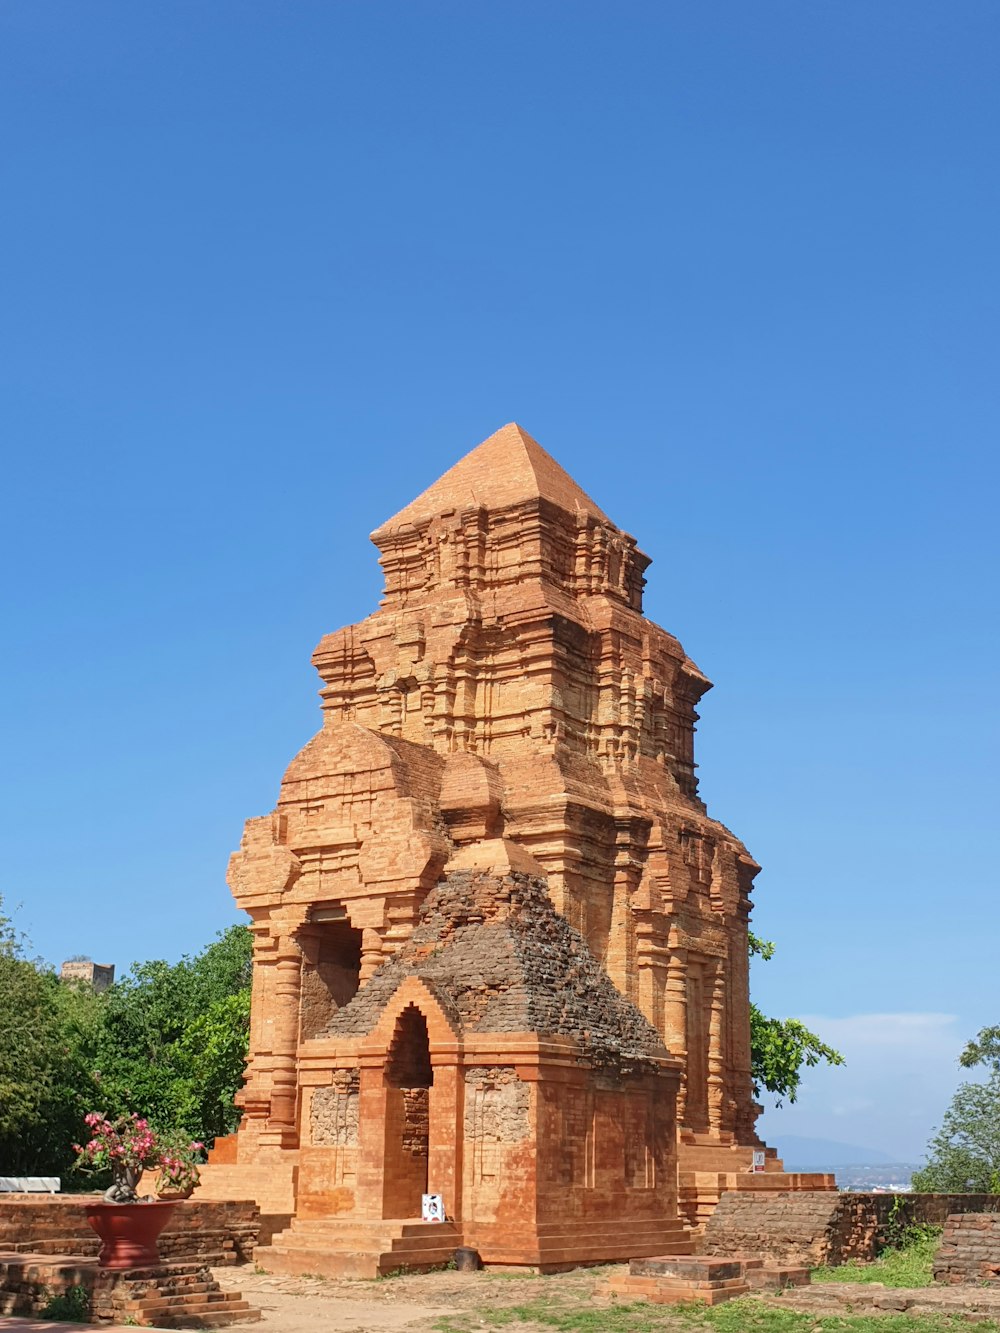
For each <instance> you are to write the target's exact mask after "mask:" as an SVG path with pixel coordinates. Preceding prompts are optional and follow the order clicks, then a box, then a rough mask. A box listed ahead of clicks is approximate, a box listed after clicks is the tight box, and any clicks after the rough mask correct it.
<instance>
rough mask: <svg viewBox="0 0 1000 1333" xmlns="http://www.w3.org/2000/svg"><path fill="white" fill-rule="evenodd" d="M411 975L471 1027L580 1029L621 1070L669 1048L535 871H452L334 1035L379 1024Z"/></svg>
mask: <svg viewBox="0 0 1000 1333" xmlns="http://www.w3.org/2000/svg"><path fill="white" fill-rule="evenodd" d="M408 976H419V977H420V979H421V980H422V981H424V982H426V983H427V984H428V986H429V987H430V988H431V990H432V991H433V993H434V994H435V996H436V997H437V998H438V999H439V1001H440V1002H441V1005H442V1007H443V1008H444V1009H445V1010H446V1012H449V1011H450V1012H451V1013H452V1014H453V1015H454V1017H455V1019H456V1021H457V1023H458V1025H459V1026H461V1027H462V1028H463V1029H464V1030H466V1031H471V1032H537V1033H539V1034H540V1035H543V1036H566V1037H573V1038H574V1039H575V1040H576V1041H577V1042H579V1044H580V1046H581V1048H582V1050H583V1051H584V1053H585V1055H586V1058H587V1059H588V1060H589V1061H590V1063H591V1064H593V1065H594V1067H595V1068H602V1069H608V1070H610V1071H615V1072H622V1071H627V1070H632V1069H640V1068H642V1067H643V1066H650V1067H651V1066H652V1064H653V1063H654V1061H655V1059H656V1058H657V1057H659V1058H662V1057H664V1056H666V1050H665V1048H664V1045H663V1041H662V1039H661V1037H660V1036H659V1033H658V1032H657V1031H656V1029H655V1028H654V1027H653V1026H652V1024H651V1023H649V1022H648V1021H647V1020H646V1018H644V1017H643V1015H642V1014H641V1013H640V1011H639V1010H638V1009H637V1008H636V1007H635V1005H633V1004H631V1003H630V1002H629V1001H628V1000H626V999H625V997H624V996H623V995H622V994H621V992H620V991H619V990H618V989H617V988H616V987H615V985H614V983H613V982H612V981H611V979H610V978H609V976H608V974H607V973H606V972H605V971H604V969H603V968H602V967H601V965H600V964H599V963H598V962H597V960H596V958H594V956H593V954H592V953H591V952H590V950H589V948H588V947H587V944H586V942H585V941H584V939H583V937H582V936H581V935H579V934H578V933H577V931H575V930H574V929H573V928H572V926H570V925H569V924H568V922H567V921H566V920H565V918H564V917H561V916H560V915H559V914H558V913H557V912H556V910H555V908H554V907H553V906H552V902H551V899H550V898H549V895H548V891H547V889H546V887H545V883H544V881H543V880H541V879H539V878H537V877H535V876H532V875H527V874H523V873H521V872H519V871H512V872H511V873H510V874H508V875H504V876H499V875H497V874H495V873H493V872H490V871H476V870H460V871H453V872H452V873H451V874H449V875H448V876H447V877H446V878H445V879H444V880H442V881H441V883H440V884H438V885H437V886H436V887H435V888H434V889H433V890H432V891H431V893H430V894H429V895H428V897H427V900H426V902H425V903H424V905H423V908H422V910H421V920H420V923H419V925H418V926H417V928H416V929H415V930H414V932H413V934H412V936H411V937H410V939H409V940H408V941H407V942H406V943H405V944H404V945H403V947H402V948H401V949H400V950H399V952H398V953H397V954H395V955H393V956H392V957H391V958H390V959H389V960H388V961H387V962H385V963H383V964H382V966H381V967H380V968H379V970H378V971H377V972H376V973H375V975H374V976H373V977H372V979H371V981H369V983H368V984H367V986H365V987H363V988H362V989H361V990H360V991H359V992H358V994H357V995H355V996H354V998H353V999H352V1000H351V1001H350V1003H349V1004H347V1005H345V1006H344V1008H343V1009H341V1010H340V1011H339V1012H338V1013H336V1014H335V1015H334V1017H333V1018H332V1020H331V1021H330V1023H329V1024H328V1026H327V1028H326V1030H325V1033H324V1036H327V1037H334V1036H364V1035H366V1034H367V1033H369V1032H370V1031H371V1030H372V1028H373V1027H374V1026H375V1024H376V1022H377V1021H378V1019H379V1016H380V1015H381V1013H382V1012H383V1010H384V1008H385V1006H386V1004H387V1003H388V1002H389V1000H390V999H391V997H392V995H393V994H394V993H395V991H396V990H397V989H398V987H399V986H400V985H401V984H402V982H403V980H404V979H405V978H406V977H408Z"/></svg>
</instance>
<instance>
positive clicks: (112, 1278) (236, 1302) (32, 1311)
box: [0, 1251, 260, 1328]
mask: <svg viewBox="0 0 1000 1333" xmlns="http://www.w3.org/2000/svg"><path fill="white" fill-rule="evenodd" d="M74 1287H83V1288H84V1289H85V1290H86V1291H87V1293H88V1295H89V1298H90V1308H91V1321H92V1322H93V1323H96V1324H126V1323H128V1324H138V1325H143V1326H147V1327H148V1326H153V1327H155V1328H222V1327H225V1326H226V1325H228V1324H235V1323H246V1322H248V1321H250V1320H256V1319H259V1318H260V1311H259V1310H255V1309H253V1308H252V1307H251V1306H250V1305H249V1304H248V1303H247V1302H246V1301H245V1300H243V1299H242V1297H241V1296H240V1294H239V1293H238V1292H227V1291H223V1290H222V1288H221V1287H220V1286H219V1284H218V1283H217V1282H216V1281H215V1279H214V1278H213V1277H212V1274H211V1272H210V1270H209V1269H208V1268H206V1267H205V1265H204V1264H198V1263H165V1264H159V1265H157V1266H156V1267H154V1268H128V1269H121V1270H113V1269H109V1268H101V1267H100V1266H99V1264H98V1263H97V1260H96V1259H89V1258H82V1257H80V1256H78V1255H69V1254H25V1253H23V1252H14V1251H6V1252H2V1251H0V1314H4V1315H28V1316H33V1317H36V1318H37V1317H38V1316H39V1315H41V1313H42V1311H43V1310H44V1309H45V1306H46V1305H47V1304H48V1302H49V1301H50V1300H51V1299H52V1298H53V1297H54V1296H61V1295H65V1294H66V1293H67V1292H68V1291H69V1290H71V1289H72V1288H74Z"/></svg>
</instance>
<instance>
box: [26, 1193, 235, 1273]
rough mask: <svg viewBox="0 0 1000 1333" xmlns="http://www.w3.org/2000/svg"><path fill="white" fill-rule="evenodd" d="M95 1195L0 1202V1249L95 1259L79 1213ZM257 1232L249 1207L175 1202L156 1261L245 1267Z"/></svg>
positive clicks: (84, 1220)
mask: <svg viewBox="0 0 1000 1333" xmlns="http://www.w3.org/2000/svg"><path fill="white" fill-rule="evenodd" d="M98 1197H99V1196H97V1195H87V1194H75V1195H45V1196H41V1197H39V1196H33V1195H24V1194H21V1195H10V1196H7V1197H6V1198H0V1250H12V1251H15V1252H17V1253H22V1254H24V1253H43V1254H73V1255H81V1256H85V1257H91V1256H94V1255H96V1254H97V1251H98V1249H99V1245H98V1240H97V1236H96V1235H95V1234H94V1232H93V1231H92V1230H91V1228H90V1226H89V1224H88V1222H87V1218H86V1216H85V1215H84V1211H83V1210H84V1207H85V1206H86V1204H87V1203H88V1202H91V1201H96V1200H97V1198H98ZM259 1233H260V1209H259V1208H258V1207H257V1205H256V1204H255V1203H251V1202H249V1201H242V1202H235V1203H229V1202H226V1203H221V1202H220V1203H216V1202H213V1201H211V1200H206V1201H205V1202H204V1203H201V1202H199V1201H198V1200H197V1198H194V1199H185V1200H183V1201H182V1202H181V1203H179V1204H177V1207H176V1209H175V1211H174V1212H173V1214H172V1215H171V1217H170V1221H169V1222H168V1223H167V1225H166V1227H165V1228H164V1230H163V1234H162V1235H161V1236H160V1257H161V1258H162V1259H163V1260H164V1261H165V1262H176V1261H179V1260H194V1259H200V1260H202V1261H203V1262H204V1263H206V1264H211V1265H214V1266H220V1265H224V1264H242V1263H248V1262H249V1261H250V1260H251V1259H252V1258H253V1254H254V1249H255V1247H256V1245H257V1242H258V1238H259Z"/></svg>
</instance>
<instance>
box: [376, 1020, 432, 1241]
mask: <svg viewBox="0 0 1000 1333" xmlns="http://www.w3.org/2000/svg"><path fill="white" fill-rule="evenodd" d="M385 1082H386V1106H385V1157H384V1162H385V1181H384V1190H383V1195H382V1216H383V1217H393V1218H401V1217H419V1216H420V1205H421V1198H420V1196H421V1195H422V1194H426V1193H427V1158H428V1151H429V1146H430V1089H431V1085H432V1084H433V1082H434V1073H433V1070H432V1069H431V1051H430V1042H429V1040H428V1037H427V1021H426V1019H425V1018H424V1016H423V1014H422V1013H421V1012H420V1010H419V1009H418V1008H417V1007H416V1005H413V1004H410V1005H407V1007H406V1008H405V1009H404V1010H403V1012H402V1013H401V1014H400V1016H399V1018H398V1019H397V1020H396V1027H395V1031H394V1032H393V1034H392V1042H391V1044H390V1046H389V1053H388V1056H387V1057H386V1062H385Z"/></svg>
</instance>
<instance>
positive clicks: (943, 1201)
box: [701, 1190, 1000, 1267]
mask: <svg viewBox="0 0 1000 1333" xmlns="http://www.w3.org/2000/svg"><path fill="white" fill-rule="evenodd" d="M957 1213H962V1214H965V1213H973V1214H997V1213H1000V1195H997V1194H860V1193H843V1194H835V1193H829V1192H819V1191H815V1192H813V1191H809V1190H802V1191H775V1192H774V1193H759V1194H758V1193H753V1192H750V1191H740V1192H733V1193H727V1194H724V1195H723V1196H722V1199H721V1201H720V1203H719V1206H718V1207H717V1208H716V1210H715V1212H714V1213H713V1214H712V1216H711V1218H710V1219H709V1221H708V1225H707V1226H706V1228H705V1235H704V1237H703V1238H702V1242H701V1251H702V1253H703V1254H706V1255H713V1254H714V1255H729V1254H735V1253H744V1254H760V1255H766V1256H767V1257H768V1258H770V1259H774V1260H776V1261H778V1262H779V1263H783V1264H804V1265H808V1266H809V1267H818V1266H819V1265H820V1264H842V1263H846V1262H847V1260H848V1259H862V1260H866V1261H867V1260H871V1259H874V1258H875V1257H876V1255H877V1254H878V1253H879V1251H880V1250H881V1249H882V1248H883V1247H884V1246H885V1245H886V1244H887V1243H888V1242H889V1241H891V1240H892V1238H893V1236H894V1235H898V1234H899V1233H900V1232H901V1231H902V1230H904V1229H905V1228H906V1227H908V1226H913V1225H917V1224H927V1225H931V1226H944V1225H945V1222H946V1220H947V1218H948V1217H949V1215H950V1214H957Z"/></svg>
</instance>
